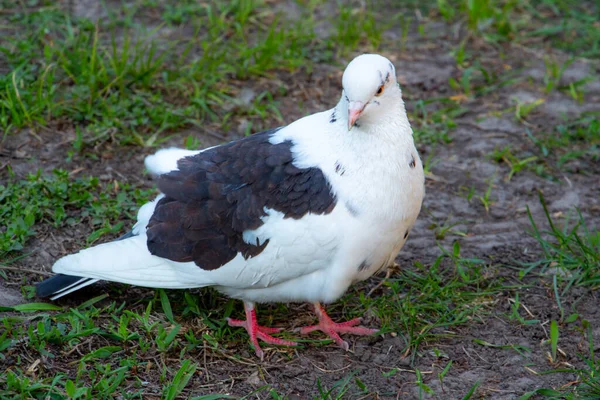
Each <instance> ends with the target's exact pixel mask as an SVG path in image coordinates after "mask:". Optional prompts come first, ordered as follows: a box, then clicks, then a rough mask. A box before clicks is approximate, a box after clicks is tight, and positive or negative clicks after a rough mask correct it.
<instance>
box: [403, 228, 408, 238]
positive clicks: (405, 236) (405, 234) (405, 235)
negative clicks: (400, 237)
mask: <svg viewBox="0 0 600 400" xmlns="http://www.w3.org/2000/svg"><path fill="white" fill-rule="evenodd" d="M407 237H408V229H407V230H406V232H404V239H406V238H407Z"/></svg>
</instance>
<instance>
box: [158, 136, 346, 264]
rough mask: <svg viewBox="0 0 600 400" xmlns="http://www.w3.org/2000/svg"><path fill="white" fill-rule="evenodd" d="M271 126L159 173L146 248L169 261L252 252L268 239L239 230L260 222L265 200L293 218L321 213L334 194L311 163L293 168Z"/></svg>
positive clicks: (286, 145)
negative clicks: (250, 238)
mask: <svg viewBox="0 0 600 400" xmlns="http://www.w3.org/2000/svg"><path fill="white" fill-rule="evenodd" d="M276 131H277V130H271V131H266V132H261V133H257V134H254V135H252V136H249V137H246V138H244V139H241V140H238V141H235V142H231V143H228V144H225V145H222V146H219V147H215V148H212V149H209V150H206V151H204V152H202V153H200V154H197V155H195V156H191V157H186V158H183V159H181V160H179V162H178V167H179V171H172V172H170V173H168V174H165V175H161V176H160V177H159V179H158V187H159V189H160V191H161V192H163V193H164V194H165V197H164V198H163V199H161V200H160V201H159V202H158V204H157V205H156V209H155V211H154V214H153V215H152V218H151V219H150V222H149V224H148V229H147V235H148V249H149V250H150V252H151V253H152V254H154V255H156V256H159V257H163V258H167V259H169V260H173V261H180V262H189V261H194V262H195V263H196V265H198V266H199V267H200V268H202V269H206V270H212V269H216V268H219V267H220V266H222V265H224V264H226V263H227V262H229V261H230V260H232V259H233V258H234V257H235V256H236V255H237V254H238V253H241V254H242V255H243V256H244V258H248V257H254V256H256V255H258V254H260V252H261V251H263V250H264V249H265V247H266V246H267V245H268V241H266V242H264V243H262V244H261V243H251V244H249V243H246V242H244V240H243V238H242V235H243V232H244V231H246V230H253V229H257V228H258V227H259V226H261V225H262V224H263V222H262V220H261V217H263V216H265V215H266V213H265V211H264V209H265V207H267V208H270V209H274V210H277V211H280V212H282V213H283V214H284V215H285V218H294V219H299V218H301V217H302V216H304V215H306V214H307V213H313V214H326V213H329V212H331V211H332V210H333V208H334V206H335V203H336V200H335V198H334V196H333V194H332V193H331V190H330V187H329V183H328V181H327V179H326V178H325V176H324V175H323V172H322V171H321V170H320V169H318V168H305V169H301V168H297V167H295V166H294V165H293V164H292V162H293V155H292V152H291V147H292V143H291V142H289V141H286V142H283V143H280V144H275V145H273V144H271V143H269V138H270V137H271V135H272V134H273V133H275V132H276Z"/></svg>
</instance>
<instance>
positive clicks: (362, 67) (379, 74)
mask: <svg viewBox="0 0 600 400" xmlns="http://www.w3.org/2000/svg"><path fill="white" fill-rule="evenodd" d="M342 85H343V88H344V92H343V96H342V102H344V101H345V102H346V105H347V108H348V130H350V129H352V128H353V127H354V126H359V124H360V123H362V122H364V123H374V122H377V121H378V120H379V119H380V118H381V117H384V116H385V115H386V113H389V112H390V111H391V110H394V109H396V110H397V108H398V106H399V103H401V102H402V93H401V91H400V87H399V86H398V83H397V82H396V69H395V68H394V65H393V64H392V63H391V61H390V60H388V59H387V58H385V57H383V56H380V55H378V54H363V55H361V56H358V57H356V58H355V59H354V60H352V61H351V62H350V64H348V66H347V67H346V70H345V71H344V76H343V78H342Z"/></svg>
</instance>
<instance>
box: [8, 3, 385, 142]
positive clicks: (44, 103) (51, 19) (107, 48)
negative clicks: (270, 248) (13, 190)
mask: <svg viewBox="0 0 600 400" xmlns="http://www.w3.org/2000/svg"><path fill="white" fill-rule="evenodd" d="M318 4H319V2H312V3H310V4H307V5H306V6H305V7H303V8H302V10H301V13H302V15H301V19H296V20H286V15H285V13H275V12H274V11H273V10H272V9H271V8H270V7H269V6H268V4H265V3H264V2H262V1H261V0H236V1H232V2H226V1H214V2H211V3H210V4H203V5H200V4H198V3H197V2H183V3H181V4H177V5H174V4H166V5H161V4H159V3H158V2H153V1H144V2H136V3H135V4H134V5H133V6H131V8H127V6H125V5H123V6H122V7H123V8H122V9H121V10H120V11H121V12H122V13H123V14H124V15H125V18H124V19H123V20H120V19H117V15H118V14H119V10H115V9H112V8H110V10H109V8H106V10H107V12H108V14H109V18H108V19H101V20H100V21H98V22H97V23H96V24H94V23H92V21H89V20H87V19H83V18H75V17H73V16H71V15H69V14H68V12H67V11H66V10H65V9H62V8H60V7H59V6H54V5H53V2H50V1H39V2H37V5H38V7H40V8H39V9H37V10H34V11H29V12H23V13H15V14H14V15H12V18H10V19H9V24H8V27H9V28H10V30H9V35H6V36H5V37H4V39H3V40H2V41H0V63H6V64H7V65H8V67H9V68H10V70H11V72H10V73H9V74H7V75H4V76H0V129H2V131H3V132H4V134H5V135H6V134H7V133H10V132H17V131H18V130H20V129H22V128H25V127H31V128H37V127H39V126H40V125H41V126H44V125H48V124H53V123H58V122H68V123H70V124H75V125H76V126H80V127H81V128H82V129H84V130H85V131H86V133H87V134H88V136H90V137H92V138H93V137H94V136H102V135H101V134H100V133H101V132H104V131H106V130H107V129H114V130H115V132H116V137H117V138H118V140H119V141H120V142H121V143H122V144H138V145H142V146H151V145H153V144H156V143H157V141H156V140H157V137H158V136H159V135H162V134H164V133H168V132H172V131H174V130H176V129H180V128H182V127H184V126H191V125H197V126H202V125H203V124H204V123H214V124H217V126H218V127H219V128H220V129H224V130H228V129H230V127H231V126H230V122H229V121H230V120H231V118H232V117H233V116H236V115H240V113H241V115H244V116H246V117H248V119H249V120H250V122H251V123H252V124H253V125H252V128H253V129H254V130H260V129H265V128H267V127H268V125H265V122H266V123H269V122H270V121H269V118H267V121H265V111H266V110H268V111H269V113H270V114H272V115H274V116H275V119H277V118H278V119H279V122H280V123H281V122H283V121H282V120H281V117H280V114H279V111H278V109H277V102H276V100H275V99H274V97H276V96H275V95H276V93H269V92H266V93H263V94H261V95H259V96H257V98H256V101H255V102H254V103H252V104H250V105H249V107H245V108H244V109H243V110H240V109H239V107H236V100H237V99H236V96H237V94H238V93H239V91H240V90H241V88H242V87H244V86H246V85H247V84H248V83H249V82H250V81H251V80H256V78H258V77H268V76H271V75H272V74H273V73H275V72H284V71H287V72H294V71H297V70H303V71H306V72H310V71H311V69H312V62H311V61H312V60H315V61H319V62H334V57H336V56H340V55H342V54H348V53H350V52H351V51H353V50H354V48H355V47H356V46H357V45H359V44H361V45H362V44H363V43H368V44H369V45H368V46H369V47H370V48H371V49H373V50H375V49H376V48H377V47H378V46H379V44H380V43H381V42H382V32H383V31H384V29H385V27H386V26H390V25H391V23H390V22H387V25H383V26H381V23H382V22H381V21H375V19H374V14H373V13H372V12H370V11H364V10H360V9H354V8H352V7H350V6H342V7H340V8H339V15H338V16H332V18H331V21H334V22H335V24H336V25H335V29H334V30H333V31H332V32H331V36H329V37H327V38H324V39H319V38H318V37H317V36H316V34H315V32H314V25H315V19H314V13H315V9H316V7H317V6H318ZM22 7H24V5H22ZM155 13H158V14H160V15H161V17H162V19H163V20H164V23H163V25H159V26H157V27H156V28H153V29H151V30H150V29H146V28H144V24H143V22H142V21H139V20H137V19H136V18H134V16H135V15H138V14H141V15H142V16H143V15H144V14H155ZM387 20H390V19H389V18H387ZM164 24H166V25H179V24H186V26H187V27H188V29H190V30H193V31H194V34H193V35H190V36H189V37H186V38H184V39H171V40H167V39H157V36H158V37H160V35H161V32H163V31H164Z"/></svg>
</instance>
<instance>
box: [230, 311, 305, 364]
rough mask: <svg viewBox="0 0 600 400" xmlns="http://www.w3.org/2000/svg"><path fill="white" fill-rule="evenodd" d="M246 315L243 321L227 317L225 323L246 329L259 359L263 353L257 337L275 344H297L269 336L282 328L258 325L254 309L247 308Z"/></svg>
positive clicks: (262, 356)
mask: <svg viewBox="0 0 600 400" xmlns="http://www.w3.org/2000/svg"><path fill="white" fill-rule="evenodd" d="M246 317H247V318H248V319H246V320H245V321H244V320H240V319H232V318H227V323H228V324H229V326H233V327H243V328H245V329H246V331H247V332H248V334H249V335H250V343H252V346H254V352H255V353H256V356H257V357H259V358H260V359H261V361H262V360H263V359H264V355H265V353H264V351H263V350H262V349H261V348H260V345H259V344H258V339H260V340H262V341H263V342H265V343H268V344H274V345H277V346H297V343H296V342H292V341H290V340H284V339H279V338H276V337H273V336H271V334H273V333H278V332H281V331H282V330H283V329H282V328H270V327H267V326H260V325H258V322H257V321H256V312H255V311H254V309H250V310H248V309H247V310H246Z"/></svg>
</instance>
